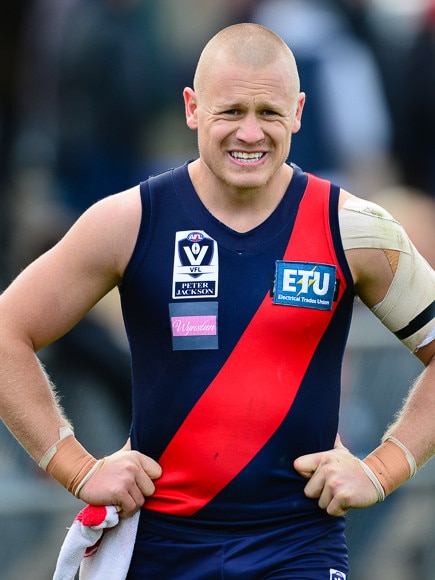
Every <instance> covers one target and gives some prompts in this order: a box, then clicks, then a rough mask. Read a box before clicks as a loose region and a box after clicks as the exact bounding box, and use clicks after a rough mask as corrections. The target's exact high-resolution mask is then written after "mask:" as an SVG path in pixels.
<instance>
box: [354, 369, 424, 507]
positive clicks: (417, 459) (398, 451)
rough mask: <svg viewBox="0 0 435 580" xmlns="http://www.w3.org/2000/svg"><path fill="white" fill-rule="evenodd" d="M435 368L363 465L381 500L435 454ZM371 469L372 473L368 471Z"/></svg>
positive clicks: (415, 388) (412, 393)
mask: <svg viewBox="0 0 435 580" xmlns="http://www.w3.org/2000/svg"><path fill="white" fill-rule="evenodd" d="M434 409H435V368H434V363H433V362H432V363H431V364H429V365H428V367H427V368H426V369H425V371H424V372H423V373H422V374H421V375H420V377H419V378H418V380H417V381H416V383H415V385H414V387H413V389H412V390H411V392H410V394H409V396H408V398H407V400H406V401H405V403H404V405H403V408H402V410H401V411H400V413H399V415H398V416H397V419H396V421H395V422H394V423H393V424H392V425H391V426H390V427H389V428H388V430H387V431H386V433H385V435H384V437H383V438H382V444H381V445H380V446H379V447H378V448H377V449H375V450H374V451H372V453H370V454H369V455H368V456H367V457H366V458H365V459H364V461H363V463H362V464H361V465H362V467H363V468H364V469H365V471H366V472H367V475H369V477H370V478H371V479H372V482H373V483H374V485H375V487H376V488H377V490H378V496H379V499H380V500H382V499H383V498H384V497H385V496H386V495H389V494H390V493H392V492H393V491H394V490H395V489H396V488H397V487H399V486H400V485H401V484H402V483H404V482H405V481H406V480H407V479H409V478H410V477H412V476H413V475H414V474H415V472H416V471H417V469H419V468H420V467H422V466H423V465H424V464H425V463H426V462H427V461H428V460H429V459H430V458H431V457H432V456H433V455H434V452H435V428H434V425H435V422H434ZM367 468H369V469H367Z"/></svg>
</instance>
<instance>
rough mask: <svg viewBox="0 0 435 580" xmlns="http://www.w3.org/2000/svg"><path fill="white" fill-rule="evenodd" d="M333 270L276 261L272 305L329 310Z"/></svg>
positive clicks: (301, 263)
mask: <svg viewBox="0 0 435 580" xmlns="http://www.w3.org/2000/svg"><path fill="white" fill-rule="evenodd" d="M335 280H336V267H335V266H334V265H330V264H315V263H311V262H284V261H282V260H277V262H276V271H275V286H274V290H273V302H274V304H285V305H287V306H300V307H302V308H315V309H316V310H332V304H333V302H334V293H335Z"/></svg>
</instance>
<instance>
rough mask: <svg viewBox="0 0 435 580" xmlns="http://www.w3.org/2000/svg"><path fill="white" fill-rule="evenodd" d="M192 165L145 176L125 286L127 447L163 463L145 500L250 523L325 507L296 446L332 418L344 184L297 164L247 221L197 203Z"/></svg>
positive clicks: (159, 512) (221, 520) (202, 519)
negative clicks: (233, 223) (237, 227)
mask: <svg viewBox="0 0 435 580" xmlns="http://www.w3.org/2000/svg"><path fill="white" fill-rule="evenodd" d="M187 167H188V165H187V164H186V165H184V166H182V167H179V168H176V169H174V170H171V171H168V172H166V173H163V174H161V175H159V176H156V177H152V178H150V179H149V180H147V181H146V182H143V183H142V184H141V188H140V193H141V199H142V211H143V216H142V223H141V226H140V231H139V236H138V240H137V244H136V247H135V250H134V253H133V256H132V258H131V260H130V263H129V264H128V267H127V269H126V272H125V276H124V281H123V284H122V287H121V289H120V291H121V301H122V307H123V313H124V319H125V324H126V329H127V335H128V339H129V343H130V348H131V356H132V380H133V422H132V428H131V442H132V448H133V449H137V450H139V451H141V452H142V453H145V454H146V455H149V456H151V457H153V458H154V459H156V460H157V461H159V463H160V464H161V465H162V468H163V475H162V477H161V478H160V479H159V480H158V481H157V482H156V493H155V495H154V496H153V497H152V498H149V499H148V500H147V502H146V504H145V508H146V509H145V510H144V511H145V512H146V513H147V517H149V518H150V519H151V520H152V519H153V518H157V519H159V518H163V520H167V521H178V522H179V521H183V522H187V520H188V522H189V525H191V526H193V527H195V526H196V525H198V526H199V527H201V526H207V525H208V524H209V525H211V526H214V527H219V526H222V527H225V526H228V524H233V525H235V526H236V527H237V526H239V527H240V528H241V529H242V528H244V527H246V528H249V529H252V526H255V525H257V524H258V525H260V526H263V525H266V526H267V525H276V524H280V523H283V522H286V521H288V522H291V521H292V519H295V520H298V521H301V518H302V519H303V520H304V521H307V522H308V521H309V518H311V520H312V522H313V523H314V522H316V521H320V520H322V519H325V518H329V516H327V515H326V513H325V512H323V511H322V510H320V509H319V508H318V506H317V500H311V499H308V498H306V497H305V495H304V493H303V488H304V486H305V484H306V481H305V480H304V479H303V478H302V477H301V476H300V475H298V474H297V472H296V471H295V470H294V468H293V461H294V459H295V458H296V457H298V456H300V455H303V454H306V453H313V452H317V451H322V450H326V449H330V448H332V447H333V445H334V440H335V436H336V432H337V425H338V412H339V399H340V374H341V364H342V357H343V351H344V346H345V342H346V337H347V333H348V329H349V324H350V316H351V308H352V302H353V287H352V279H351V275H350V271H349V268H348V265H347V262H346V259H345V256H344V251H343V248H342V245H341V238H340V233H339V226H338V197H339V188H338V187H336V186H333V185H331V184H330V183H329V182H326V181H324V180H320V179H318V178H315V177H314V176H310V175H307V174H306V173H303V172H302V171H301V170H300V169H299V168H297V167H294V174H293V178H292V180H291V182H290V185H289V187H288V189H287V192H286V194H285V196H284V197H283V199H282V201H281V202H280V204H279V206H278V207H277V208H276V210H275V211H274V212H273V213H272V214H271V216H270V217H269V218H268V219H267V220H266V221H264V222H263V223H262V224H260V225H259V226H258V227H256V228H254V229H253V230H251V231H249V232H247V233H238V232H235V231H233V230H231V229H230V228H228V227H226V226H225V225H224V224H222V223H221V222H219V221H218V220H217V219H215V218H214V217H213V216H212V215H211V214H210V213H209V212H208V210H207V209H206V208H205V207H204V206H203V204H202V203H201V201H200V199H199V198H198V196H197V194H196V192H195V190H194V188H193V185H192V183H191V181H190V178H189V175H188V169H187ZM330 519H331V520H335V521H337V525H339V524H338V520H340V518H330Z"/></svg>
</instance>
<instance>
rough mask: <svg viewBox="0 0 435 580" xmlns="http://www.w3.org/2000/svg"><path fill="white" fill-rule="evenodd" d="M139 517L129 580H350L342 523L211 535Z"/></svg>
mask: <svg viewBox="0 0 435 580" xmlns="http://www.w3.org/2000/svg"><path fill="white" fill-rule="evenodd" d="M148 514H149V512H148V513H147V512H146V510H144V513H142V514H141V518H140V523H139V530H138V536H137V539H136V544H135V549H134V552H133V557H132V562H131V566H130V571H129V574H128V576H127V579H128V580H272V579H282V580H284V579H287V580H346V579H347V574H348V558H347V547H346V540H345V536H344V519H343V518H331V517H329V516H328V517H327V518H325V517H321V518H320V519H319V520H318V521H312V520H311V519H310V520H308V521H307V520H306V521H303V518H300V521H299V522H297V523H296V524H295V523H292V525H291V526H288V525H287V526H280V527H278V528H277V527H273V528H272V527H270V528H261V529H259V528H256V529H255V530H253V531H251V530H244V531H243V532H242V531H234V530H231V531H229V530H228V529H227V530H226V531H219V532H216V531H213V532H211V531H209V530H207V529H198V528H192V527H189V528H188V529H186V528H185V527H182V526H177V525H173V524H172V523H167V522H164V523H163V522H159V521H157V522H156V521H155V520H154V518H153V521H152V522H150V521H149V518H147V515H148Z"/></svg>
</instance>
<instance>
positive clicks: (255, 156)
mask: <svg viewBox="0 0 435 580" xmlns="http://www.w3.org/2000/svg"><path fill="white" fill-rule="evenodd" d="M263 155H264V153H261V152H260V153H259V152H257V153H245V152H243V151H233V152H232V153H231V156H232V157H234V159H240V160H242V161H248V162H249V163H255V162H256V161H259V160H260V159H261V158H262V157H263Z"/></svg>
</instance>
